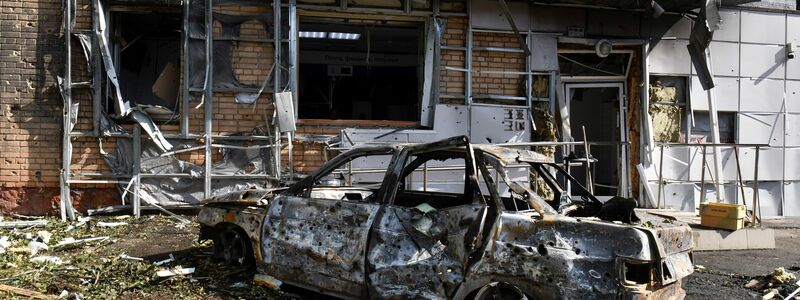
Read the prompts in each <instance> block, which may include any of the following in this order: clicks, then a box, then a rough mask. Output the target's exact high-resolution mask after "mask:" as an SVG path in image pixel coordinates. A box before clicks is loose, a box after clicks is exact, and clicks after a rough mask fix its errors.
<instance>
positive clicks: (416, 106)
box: [297, 12, 434, 126]
mask: <svg viewBox="0 0 800 300" xmlns="http://www.w3.org/2000/svg"><path fill="white" fill-rule="evenodd" d="M426 22H427V21H426V20H425V19H424V18H413V17H412V18H408V19H396V18H391V17H385V16H380V15H378V16H368V15H364V16H346V17H331V16H329V15H324V14H323V15H319V14H315V13H313V12H304V13H300V14H299V20H298V23H299V24H300V31H302V30H303V28H304V26H303V24H306V25H307V26H319V25H321V24H335V25H345V26H353V25H359V24H361V25H364V26H367V27H377V26H384V27H392V26H395V27H410V26H411V24H413V26H417V27H418V28H417V29H418V30H419V32H418V41H417V48H418V50H417V52H416V53H411V54H409V55H416V56H417V62H416V64H415V67H416V69H417V72H416V73H417V75H416V81H417V82H416V90H417V91H416V94H415V98H414V99H413V100H414V101H407V102H404V105H403V106H409V107H411V108H412V109H411V110H412V112H411V115H409V116H410V119H407V120H406V119H403V120H399V119H390V118H387V117H381V114H380V113H378V114H374V113H370V116H369V117H364V118H361V117H359V116H357V115H354V113H343V114H342V115H344V116H346V117H338V116H337V117H331V118H324V117H318V116H317V117H307V116H304V114H305V113H304V112H303V107H304V105H302V103H303V102H304V99H303V98H304V97H303V95H304V94H305V95H308V93H301V92H298V95H299V96H298V101H297V110H298V115H299V119H300V120H302V121H306V122H325V121H331V120H335V121H345V122H350V123H367V124H372V123H376V122H393V123H395V124H396V125H409V126H416V125H420V124H421V123H422V120H423V118H424V111H423V104H424V101H423V96H424V91H423V90H424V86H425V54H426V52H425V48H426V47H427V45H426V39H427V36H428V34H429V33H428V32H427V30H426V27H427V26H426V24H427V23H426ZM331 33H333V32H331ZM361 38H369V34H361ZM372 38H373V39H375V37H372ZM298 39H299V40H300V38H299V37H298ZM298 44H299V46H298V50H297V51H298V55H299V56H300V57H301V58H302V57H304V56H303V55H302V53H303V52H304V50H303V49H302V42H298ZM368 47H369V46H368ZM308 51H320V50H308ZM334 52H335V51H334ZM370 52H375V50H367V57H369V53H370ZM394 54H397V53H394ZM303 64H307V63H304V62H303V61H300V60H298V66H300V65H303ZM347 65H348V63H345V64H343V65H336V64H328V67H329V68H330V67H335V66H347ZM349 66H350V67H351V68H350V72H353V71H354V70H353V69H354V67H356V66H358V65H354V64H352V62H350V63H349ZM300 70H301V71H299V72H298V86H300V87H298V89H300V90H302V86H303V85H304V84H303V83H302V81H303V80H302V78H303V72H302V68H300ZM329 77H330V76H329ZM431 80H434V78H431ZM317 91H318V92H321V91H320V90H319V89H317ZM374 92H375V90H374V89H373V91H372V92H371V93H374ZM306 99H307V100H308V98H306ZM358 100H359V99H345V100H340V101H345V102H348V103H351V105H352V103H355V102H356V101H358ZM370 103H374V104H377V105H372V108H373V109H374V108H375V107H386V108H385V110H388V107H387V105H386V104H385V103H380V102H377V103H375V102H370ZM373 115H376V116H373Z"/></svg>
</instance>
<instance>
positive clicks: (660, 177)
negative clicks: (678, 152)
mask: <svg viewBox="0 0 800 300" xmlns="http://www.w3.org/2000/svg"><path fill="white" fill-rule="evenodd" d="M660 147H661V154H660V156H661V157H660V158H659V161H658V202H656V208H661V199H662V197H663V194H664V145H663V144H662V145H660Z"/></svg>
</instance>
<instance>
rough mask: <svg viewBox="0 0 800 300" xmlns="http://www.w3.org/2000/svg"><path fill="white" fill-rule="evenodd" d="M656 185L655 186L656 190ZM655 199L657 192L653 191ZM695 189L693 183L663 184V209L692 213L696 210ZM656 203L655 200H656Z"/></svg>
mask: <svg viewBox="0 0 800 300" xmlns="http://www.w3.org/2000/svg"><path fill="white" fill-rule="evenodd" d="M657 187H658V185H656V188H657ZM653 192H654V193H656V194H655V197H658V190H657V189H654V190H653ZM696 194H697V188H696V185H695V184H693V183H677V184H675V183H671V184H665V185H664V190H663V194H662V200H661V203H664V204H663V205H664V207H667V208H672V209H676V210H681V211H687V212H694V211H695V208H697V206H698V205H697V202H695V201H696V199H698V197H696ZM656 201H657V200H656Z"/></svg>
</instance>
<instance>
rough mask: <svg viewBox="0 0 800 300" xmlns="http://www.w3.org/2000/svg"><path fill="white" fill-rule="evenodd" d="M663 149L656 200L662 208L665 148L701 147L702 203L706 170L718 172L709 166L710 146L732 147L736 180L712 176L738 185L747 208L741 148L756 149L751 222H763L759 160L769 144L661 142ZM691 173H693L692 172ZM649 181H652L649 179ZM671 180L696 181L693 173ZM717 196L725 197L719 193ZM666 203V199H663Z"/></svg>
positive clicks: (718, 175) (704, 195)
mask: <svg viewBox="0 0 800 300" xmlns="http://www.w3.org/2000/svg"><path fill="white" fill-rule="evenodd" d="M656 146H657V147H659V149H660V150H661V151H660V153H659V161H658V197H657V202H656V208H662V207H661V205H662V199H663V197H664V185H665V184H666V183H667V182H666V180H665V179H664V152H665V151H664V150H665V148H676V147H680V148H700V152H701V153H702V162H701V164H700V182H699V183H700V203H705V202H706V192H705V185H706V171H708V172H709V175H711V174H712V173H716V172H711V170H710V167H709V166H708V159H707V158H706V156H707V153H708V151H707V149H708V148H709V147H710V148H723V147H724V148H732V149H733V153H734V156H735V159H736V180H733V181H727V182H726V180H724V179H723V178H722V176H723V175H722V174H715V175H716V177H712V178H711V180H712V183H713V184H715V185H716V184H719V185H722V186H724V185H725V184H734V185H735V186H736V187H738V188H739V190H740V192H741V195H742V204H743V205H744V206H745V210H747V201H746V200H747V199H745V196H746V194H745V190H744V188H745V184H744V181H745V180H744V178H743V176H742V167H741V161H740V159H739V149H740V148H753V149H755V158H754V162H753V166H754V167H753V180H752V181H753V199H752V200H753V201H752V211H753V214H752V218H751V220H750V221H751V224H753V225H755V224H757V223H760V222H761V203H760V202H759V199H758V182H759V180H758V169H759V168H758V162H759V156H760V154H761V149H762V148H770V146H769V145H768V144H711V143H709V144H690V143H660V144H657V145H656ZM687 168H688V170H689V172H691V165H689V166H688V167H687ZM690 174H691V173H690ZM648 182H651V181H650V180H648ZM671 182H691V183H694V182H695V181H692V180H691V175H689V179H687V180H672V181H671ZM718 193H722V191H721V190H720V191H718ZM717 197H718V198H719V197H723V198H724V195H723V196H720V195H717ZM663 202H664V204H665V205H666V200H665V201H663ZM736 204H739V200H738V197H737V199H736Z"/></svg>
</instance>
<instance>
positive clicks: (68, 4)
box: [59, 0, 75, 221]
mask: <svg viewBox="0 0 800 300" xmlns="http://www.w3.org/2000/svg"><path fill="white" fill-rule="evenodd" d="M72 1H73V0H66V1H65V2H64V4H65V7H64V44H65V48H66V49H65V50H66V57H65V60H66V65H65V70H64V82H62V84H63V86H62V87H61V88H62V89H63V94H64V108H63V111H62V112H63V116H62V118H63V120H62V121H63V123H62V126H63V135H62V137H61V181H60V188H61V201H60V203H59V208H60V210H61V220H62V221H66V220H67V218H69V219H70V220H74V219H75V216H74V214H73V211H72V201H71V198H70V188H69V183H68V180H69V177H70V165H71V164H72V141H71V140H70V131H71V130H70V129H71V128H72V120H71V118H70V116H71V115H72V44H71V41H72V40H71V38H72V26H71V25H72V18H73V16H72V5H74V3H72Z"/></svg>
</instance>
